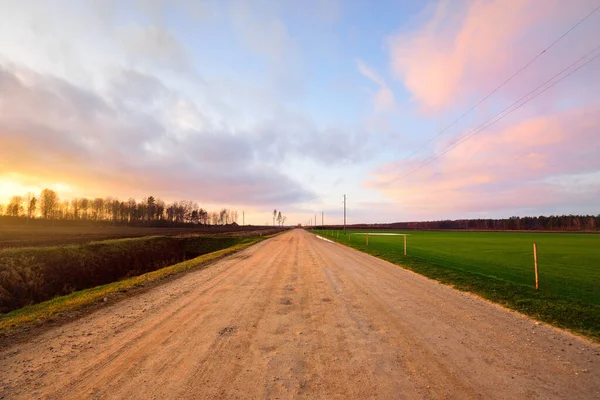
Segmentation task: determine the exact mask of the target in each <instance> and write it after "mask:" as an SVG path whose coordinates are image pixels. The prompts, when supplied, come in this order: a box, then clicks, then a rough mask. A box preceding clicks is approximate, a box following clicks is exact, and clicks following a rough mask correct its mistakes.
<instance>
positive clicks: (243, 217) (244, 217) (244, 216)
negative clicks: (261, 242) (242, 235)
mask: <svg viewBox="0 0 600 400" xmlns="http://www.w3.org/2000/svg"><path fill="white" fill-rule="evenodd" d="M244 225H246V215H245V214H244V211H242V226H244Z"/></svg>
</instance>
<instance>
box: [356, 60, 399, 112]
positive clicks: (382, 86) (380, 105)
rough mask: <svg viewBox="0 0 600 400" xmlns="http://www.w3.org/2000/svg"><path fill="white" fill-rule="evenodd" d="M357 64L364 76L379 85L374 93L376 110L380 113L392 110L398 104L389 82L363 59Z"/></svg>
mask: <svg viewBox="0 0 600 400" xmlns="http://www.w3.org/2000/svg"><path fill="white" fill-rule="evenodd" d="M356 64H357V68H358V72H360V74H361V75H362V76H364V77H365V78H367V79H369V80H371V81H372V82H373V83H375V84H377V85H378V86H379V88H378V90H377V92H376V93H375V94H374V95H373V105H374V108H375V111H376V112H380V113H383V112H387V111H392V110H393V109H394V108H395V106H396V99H395V97H394V92H393V91H392V89H390V87H389V86H388V84H387V83H386V82H385V80H384V79H383V78H382V77H381V76H380V75H379V74H377V73H376V72H375V71H374V70H373V69H372V68H371V67H369V66H368V65H367V64H365V63H364V62H363V61H361V60H358V61H357V62H356Z"/></svg>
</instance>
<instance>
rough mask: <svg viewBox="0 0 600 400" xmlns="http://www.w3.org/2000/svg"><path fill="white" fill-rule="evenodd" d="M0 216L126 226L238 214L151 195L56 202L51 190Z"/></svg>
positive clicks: (227, 220) (0, 209)
mask: <svg viewBox="0 0 600 400" xmlns="http://www.w3.org/2000/svg"><path fill="white" fill-rule="evenodd" d="M0 215H7V216H11V217H20V218H30V219H34V218H41V219H48V220H72V221H97V222H112V223H115V224H126V225H152V226H156V225H165V226H167V225H184V224H202V225H229V224H233V223H236V224H237V221H238V212H237V211H235V210H230V209H227V208H223V209H221V210H220V211H208V210H205V209H204V208H201V207H199V206H198V204H197V203H195V202H192V201H187V200H182V201H174V202H171V203H166V202H164V201H162V200H161V199H158V198H155V197H154V196H148V197H146V198H144V199H142V200H141V201H137V200H135V199H134V198H129V199H128V200H127V201H121V200H119V199H117V198H114V197H105V198H101V197H97V198H93V199H88V198H85V197H80V198H74V199H71V200H62V201H61V200H60V199H59V197H58V194H57V193H56V192H55V191H54V190H51V189H44V190H42V191H41V192H40V194H39V195H38V196H36V195H35V194H34V193H28V194H27V195H25V196H13V197H12V198H11V199H10V201H9V203H8V204H5V205H2V204H0Z"/></svg>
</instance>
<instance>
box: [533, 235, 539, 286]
mask: <svg viewBox="0 0 600 400" xmlns="http://www.w3.org/2000/svg"><path fill="white" fill-rule="evenodd" d="M533 266H534V267H535V290H540V276H539V273H538V262H537V245H536V244H535V243H534V244H533Z"/></svg>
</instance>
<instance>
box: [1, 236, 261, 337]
mask: <svg viewBox="0 0 600 400" xmlns="http://www.w3.org/2000/svg"><path fill="white" fill-rule="evenodd" d="M268 237H271V236H264V237H250V238H242V239H240V240H238V244H235V245H233V246H231V247H228V248H225V249H222V250H217V251H214V252H211V253H208V254H204V255H201V256H199V257H196V258H193V259H190V260H187V261H183V262H180V263H178V264H175V265H171V266H168V267H165V268H161V269H158V270H156V271H152V272H148V273H145V274H142V275H139V276H134V277H131V278H128V279H124V280H120V281H117V282H112V283H109V284H106V285H101V286H97V287H93V288H90V289H86V290H81V291H77V292H74V293H71V294H68V295H66V296H60V297H55V298H53V299H51V300H48V301H44V302H42V303H38V304H33V305H29V306H25V307H23V308H20V309H18V310H14V311H11V312H9V313H6V314H2V315H0V334H6V333H9V332H11V331H12V330H14V329H15V328H19V327H24V326H29V325H37V324H40V323H43V322H47V321H51V320H53V319H54V318H56V317H58V316H59V315H61V314H64V313H66V312H70V311H76V310H81V309H83V308H85V307H89V306H91V305H93V304H96V303H98V302H101V301H103V299H104V298H105V297H107V296H110V295H111V294H115V293H119V292H126V291H129V290H131V289H135V288H139V287H143V286H146V285H148V284H151V283H154V282H158V281H160V280H162V279H165V278H167V277H170V276H173V275H175V274H181V273H183V272H186V271H189V270H191V269H193V268H195V267H198V266H199V265H202V264H206V263H208V262H210V261H214V260H216V259H218V258H221V257H224V256H226V255H229V254H232V253H235V252H237V251H240V250H243V249H245V248H247V247H250V246H252V245H253V244H255V243H257V242H260V241H262V240H264V239H266V238H268Z"/></svg>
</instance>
